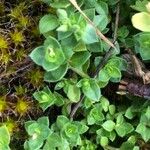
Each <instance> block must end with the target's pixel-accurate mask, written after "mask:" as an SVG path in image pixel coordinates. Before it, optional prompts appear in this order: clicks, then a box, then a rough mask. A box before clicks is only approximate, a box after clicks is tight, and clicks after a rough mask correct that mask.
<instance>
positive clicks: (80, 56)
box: [70, 51, 91, 68]
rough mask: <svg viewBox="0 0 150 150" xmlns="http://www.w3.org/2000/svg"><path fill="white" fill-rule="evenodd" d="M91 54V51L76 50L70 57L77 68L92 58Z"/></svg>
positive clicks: (72, 64) (73, 65)
mask: <svg viewBox="0 0 150 150" xmlns="http://www.w3.org/2000/svg"><path fill="white" fill-rule="evenodd" d="M90 56H91V54H90V53H89V52H87V51H86V52H76V53H75V54H74V55H73V56H72V57H71V59H70V65H71V66H72V67H75V68H80V67H81V66H83V65H84V64H85V63H86V62H87V60H88V59H89V58H90Z"/></svg>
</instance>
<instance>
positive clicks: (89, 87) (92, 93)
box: [82, 79, 101, 101]
mask: <svg viewBox="0 0 150 150" xmlns="http://www.w3.org/2000/svg"><path fill="white" fill-rule="evenodd" d="M82 91H83V93H84V94H85V95H86V96H87V97H88V98H89V99H92V100H94V101H99V99H100V97H101V91H100V88H99V86H98V84H97V83H96V81H95V80H89V79H83V80H82Z"/></svg>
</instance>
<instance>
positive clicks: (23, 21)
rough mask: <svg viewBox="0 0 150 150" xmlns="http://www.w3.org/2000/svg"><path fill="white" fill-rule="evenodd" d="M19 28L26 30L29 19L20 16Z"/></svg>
mask: <svg viewBox="0 0 150 150" xmlns="http://www.w3.org/2000/svg"><path fill="white" fill-rule="evenodd" d="M18 21H19V26H21V27H24V28H26V27H27V26H29V25H30V19H29V18H28V17H27V16H20V17H19V18H18Z"/></svg>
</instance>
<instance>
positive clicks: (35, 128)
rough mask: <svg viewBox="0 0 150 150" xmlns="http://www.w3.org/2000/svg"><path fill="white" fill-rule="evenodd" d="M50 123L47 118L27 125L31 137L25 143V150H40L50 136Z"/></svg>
mask: <svg viewBox="0 0 150 150" xmlns="http://www.w3.org/2000/svg"><path fill="white" fill-rule="evenodd" d="M48 126H49V122H48V118H47V117H42V118H39V119H38V120H37V121H34V122H32V123H31V121H29V123H28V122H26V123H25V128H26V131H27V132H28V134H29V135H30V138H29V140H26V141H25V144H24V148H25V150H32V149H33V148H34V149H36V150H38V149H39V148H41V146H42V145H43V142H44V140H45V139H46V138H47V137H48V135H49V134H50V129H49V127H48Z"/></svg>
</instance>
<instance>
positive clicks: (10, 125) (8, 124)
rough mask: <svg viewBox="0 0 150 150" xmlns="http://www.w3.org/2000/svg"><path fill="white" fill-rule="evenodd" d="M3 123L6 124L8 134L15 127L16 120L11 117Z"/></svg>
mask: <svg viewBox="0 0 150 150" xmlns="http://www.w3.org/2000/svg"><path fill="white" fill-rule="evenodd" d="M3 125H6V127H7V129H8V131H9V133H10V134H12V133H13V132H14V130H15V129H16V127H17V124H16V122H15V121H13V120H11V119H8V120H7V121H6V122H4V123H3Z"/></svg>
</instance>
